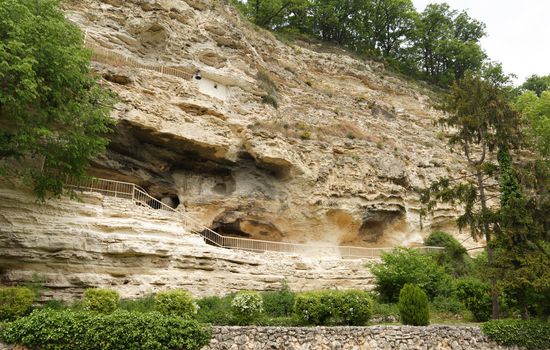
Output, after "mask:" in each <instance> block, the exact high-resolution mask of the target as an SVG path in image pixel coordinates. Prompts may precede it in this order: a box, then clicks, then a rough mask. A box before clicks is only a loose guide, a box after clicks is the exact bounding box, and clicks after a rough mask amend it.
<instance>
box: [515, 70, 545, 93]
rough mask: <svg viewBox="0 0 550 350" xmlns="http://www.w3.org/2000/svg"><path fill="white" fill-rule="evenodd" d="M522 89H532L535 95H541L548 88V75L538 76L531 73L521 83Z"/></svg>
mask: <svg viewBox="0 0 550 350" xmlns="http://www.w3.org/2000/svg"><path fill="white" fill-rule="evenodd" d="M521 88H522V89H523V90H527V91H533V92H534V93H536V94H537V96H539V97H540V96H541V94H542V92H543V91H548V90H549V89H550V75H546V76H540V75H536V74H533V75H531V76H530V77H529V78H527V80H525V82H524V83H523V84H522V85H521Z"/></svg>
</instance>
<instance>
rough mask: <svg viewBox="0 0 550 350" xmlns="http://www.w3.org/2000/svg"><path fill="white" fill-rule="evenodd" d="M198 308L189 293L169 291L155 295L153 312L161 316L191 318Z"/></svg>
mask: <svg viewBox="0 0 550 350" xmlns="http://www.w3.org/2000/svg"><path fill="white" fill-rule="evenodd" d="M198 308H199V307H198V305H197V303H196V302H195V301H194V300H193V296H192V295H191V293H189V292H188V291H185V290H169V291H165V292H160V293H158V294H157V295H155V310H156V311H158V312H160V313H161V314H163V315H171V316H179V317H183V318H192V317H193V316H194V315H195V314H196V313H197V310H198Z"/></svg>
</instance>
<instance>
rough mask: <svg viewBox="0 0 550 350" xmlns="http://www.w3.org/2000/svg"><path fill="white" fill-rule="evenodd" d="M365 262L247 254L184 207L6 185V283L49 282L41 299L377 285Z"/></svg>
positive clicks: (1, 248) (1, 263)
mask: <svg viewBox="0 0 550 350" xmlns="http://www.w3.org/2000/svg"><path fill="white" fill-rule="evenodd" d="M365 263H366V261H365V260H342V259H338V258H333V259H326V258H325V259H319V258H308V257H298V256H293V255H283V254H278V253H248V252H244V251H238V250H228V249H222V248H217V247H213V246H210V245H206V244H205V243H204V241H203V240H202V238H201V237H200V236H198V235H193V234H189V233H186V230H185V227H184V226H182V225H181V223H180V221H179V219H178V215H177V214H174V215H172V214H167V213H163V212H161V211H159V210H153V209H148V208H145V207H139V206H136V205H133V203H132V202H131V201H130V200H126V199H116V198H112V197H103V196H102V195H100V194H95V193H85V194H82V195H80V201H75V200H70V199H68V198H63V199H60V200H48V201H46V202H44V203H40V202H37V201H36V198H35V197H33V196H32V195H31V194H29V193H26V192H22V191H18V190H13V189H8V188H1V189H0V285H10V284H18V283H23V282H28V281H31V280H33V279H34V280H38V281H41V282H43V284H44V287H45V289H44V291H43V292H42V298H44V299H49V298H51V297H55V298H61V299H74V298H79V297H80V294H81V293H82V291H83V289H84V288H88V287H104V288H114V289H117V290H118V291H120V292H121V294H122V296H123V297H125V298H133V297H138V296H144V295H147V294H150V293H153V292H156V291H159V290H165V289H176V288H181V289H186V290H189V291H191V292H192V293H193V294H194V295H195V296H205V295H221V294H226V293H229V292H233V291H238V290H242V289H254V290H273V289H278V288H280V287H281V282H282V281H283V280H284V279H286V280H287V281H288V284H289V286H290V287H291V288H292V289H294V290H309V289H318V288H360V289H365V288H369V287H370V286H371V279H372V278H371V274H370V272H369V270H368V269H367V268H366V267H365V266H364V265H365Z"/></svg>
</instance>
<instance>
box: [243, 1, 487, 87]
mask: <svg viewBox="0 0 550 350" xmlns="http://www.w3.org/2000/svg"><path fill="white" fill-rule="evenodd" d="M234 3H235V5H236V6H237V8H239V9H240V10H241V12H242V13H243V14H244V15H245V16H246V17H248V18H249V19H250V20H251V21H253V22H254V23H255V24H257V25H259V26H262V27H264V28H268V29H270V30H274V31H276V32H279V33H281V32H283V33H300V35H301V36H302V37H304V36H310V37H313V38H318V39H321V40H323V41H326V42H332V43H335V44H338V45H341V46H342V47H346V48H348V49H350V50H352V51H354V52H357V53H360V54H366V55H368V56H370V57H378V58H382V59H384V60H386V61H387V62H388V63H389V64H390V65H391V66H392V67H394V68H395V69H398V70H399V71H401V72H403V73H406V74H407V75H410V76H413V77H415V78H420V79H425V80H428V81H430V82H431V83H434V84H437V85H440V86H444V87H447V86H449V85H450V84H451V83H452V82H453V81H454V80H456V79H460V78H462V77H463V76H464V73H465V72H466V71H468V70H471V71H480V70H481V69H482V68H483V66H492V63H491V62H490V61H488V60H487V55H486V54H485V52H484V51H483V49H482V48H481V46H480V39H481V38H482V37H483V36H485V34H486V33H485V24H484V23H482V22H480V21H478V20H476V19H473V18H471V17H470V16H469V15H468V13H467V12H465V11H462V12H458V11H455V10H453V9H451V8H450V6H449V5H447V4H445V3H443V4H430V5H428V6H427V7H426V9H425V10H424V11H423V12H420V13H419V12H418V11H417V10H416V9H415V7H414V5H413V3H412V1H411V0H345V1H341V0H328V1H317V0H288V1H282V0H252V1H245V0H234Z"/></svg>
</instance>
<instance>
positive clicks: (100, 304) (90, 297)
mask: <svg viewBox="0 0 550 350" xmlns="http://www.w3.org/2000/svg"><path fill="white" fill-rule="evenodd" d="M119 300H120V294H118V292H117V291H116V290H111V289H97V288H89V289H86V290H85V291H84V298H83V300H82V309H83V310H85V311H97V312H101V313H104V314H108V313H111V312H113V311H115V310H116V309H117V307H118V302H119Z"/></svg>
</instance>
